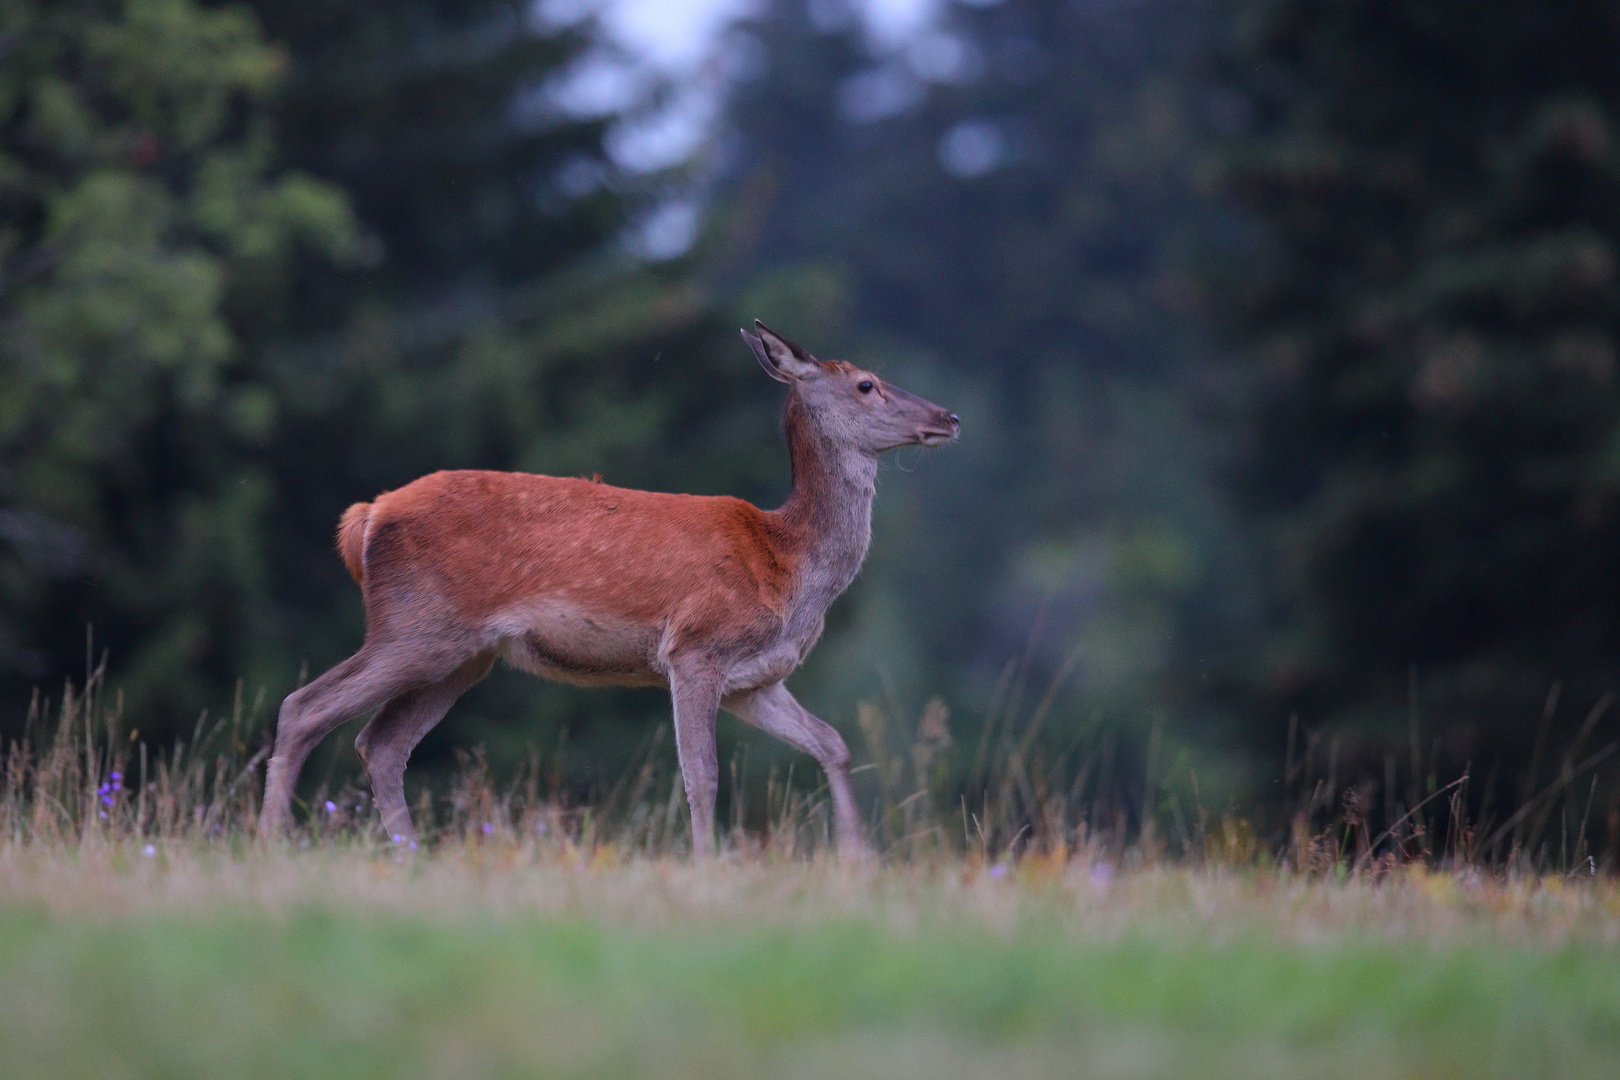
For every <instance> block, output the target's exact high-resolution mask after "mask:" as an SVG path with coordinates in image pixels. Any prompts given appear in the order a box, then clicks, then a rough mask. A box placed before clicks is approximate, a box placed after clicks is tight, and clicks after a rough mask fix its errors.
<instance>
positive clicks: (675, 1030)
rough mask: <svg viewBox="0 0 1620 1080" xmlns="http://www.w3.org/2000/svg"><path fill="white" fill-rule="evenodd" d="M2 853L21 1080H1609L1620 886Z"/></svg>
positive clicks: (634, 860)
mask: <svg viewBox="0 0 1620 1080" xmlns="http://www.w3.org/2000/svg"><path fill="white" fill-rule="evenodd" d="M144 847H145V845H139V846H137V845H136V844H134V843H116V842H109V843H95V842H92V843H86V844H84V845H82V846H80V847H78V848H72V849H70V848H61V847H55V848H49V847H42V846H29V845H12V846H10V847H8V848H5V849H4V850H0V1076H5V1077H8V1078H23V1077H91V1076H94V1077H108V1078H116V1077H166V1078H180V1077H203V1076H222V1077H224V1076H229V1077H260V1076H263V1077H289V1076H291V1077H302V1076H311V1077H316V1076H319V1077H371V1076H378V1077H381V1076H423V1077H440V1076H442V1077H467V1076H513V1077H520V1076H570V1077H572V1076H577V1077H639V1076H658V1077H742V1076H783V1077H796V1076H805V1077H810V1076H859V1077H867V1076H871V1077H880V1076H881V1077H929V1078H935V1077H938V1078H944V1077H967V1076H994V1077H1023V1076H1030V1077H1034V1076H1088V1077H1089V1076H1095V1077H1199V1078H1219V1077H1279V1078H1282V1077H1289V1078H1292V1077H1307V1076H1309V1077H1358V1078H1365V1077H1451V1076H1455V1077H1470V1078H1477V1077H1535V1078H1538V1080H1541V1078H1548V1077H1594V1078H1596V1077H1613V1076H1614V1075H1616V1069H1617V1063H1620V889H1617V887H1616V885H1615V884H1614V882H1613V881H1612V880H1608V879H1601V878H1600V879H1597V880H1595V881H1594V880H1586V881H1570V880H1567V879H1564V878H1540V879H1536V878H1528V877H1523V878H1516V879H1500V878H1490V877H1479V876H1477V875H1472V874H1468V875H1447V874H1435V873H1432V872H1428V871H1424V870H1421V869H1415V868H1414V869H1407V870H1402V871H1396V872H1393V873H1390V874H1387V875H1384V876H1383V877H1382V878H1381V879H1379V880H1374V879H1373V878H1372V877H1371V876H1370V875H1362V876H1359V877H1355V878H1351V879H1347V880H1343V881H1334V880H1331V879H1326V880H1324V879H1320V878H1308V877H1304V876H1298V875H1290V874H1287V873H1285V872H1278V871H1262V870H1246V871H1235V870H1221V869H1205V870H1199V871H1193V870H1183V869H1176V868H1173V867H1163V866H1161V867H1148V868H1142V869H1135V870H1132V869H1123V870H1120V869H1115V868H1114V865H1113V863H1110V862H1106V861H1094V860H1092V859H1091V858H1089V857H1088V856H1086V855H1084V854H1083V853H1082V854H1079V855H1076V856H1074V857H1069V858H1063V859H1058V858H1030V859H1026V860H1024V861H1023V862H1021V863H1019V864H1016V865H1014V866H1011V867H1007V866H1006V865H1004V864H1003V865H1002V866H1001V868H1000V869H997V867H994V866H992V867H985V866H983V865H974V864H972V863H969V862H963V861H960V860H956V859H941V860H939V861H935V862H918V863H911V864H906V865H897V866H888V867H877V868H864V869H862V868H855V869H850V868H845V867H840V866H838V865H835V864H832V863H826V862H817V861H809V862H806V861H778V860H771V859H740V858H739V859H732V860H727V861H723V862H721V863H719V864H717V865H714V866H710V867H694V866H691V865H689V864H686V863H684V862H681V861H676V860H661V859H654V858H647V857H642V856H631V857H619V856H616V855H614V854H613V853H612V852H611V851H608V850H602V851H598V852H597V853H596V855H595V857H594V864H593V863H592V862H588V861H587V860H586V859H585V857H584V855H583V854H582V853H580V852H578V851H569V850H567V849H565V848H543V847H539V846H534V845H519V844H517V843H516V842H513V841H502V840H500V838H497V839H496V840H494V841H491V842H479V841H473V842H467V843H460V844H445V845H442V846H441V847H440V848H438V849H437V850H436V851H435V852H433V853H432V854H431V855H427V856H413V857H410V858H408V859H407V860H405V861H399V859H398V858H397V857H396V856H395V855H393V854H392V853H390V852H389V851H388V850H387V849H386V848H375V847H370V846H367V845H364V844H336V845H330V846H327V847H324V848H314V849H310V850H298V849H289V850H285V851H276V852H254V851H247V852H239V853H236V854H233V853H231V852H230V851H229V850H227V849H223V848H188V847H180V846H173V847H164V848H161V849H160V848H159V847H158V846H157V845H153V850H152V854H150V855H148V854H146V853H145V851H144Z"/></svg>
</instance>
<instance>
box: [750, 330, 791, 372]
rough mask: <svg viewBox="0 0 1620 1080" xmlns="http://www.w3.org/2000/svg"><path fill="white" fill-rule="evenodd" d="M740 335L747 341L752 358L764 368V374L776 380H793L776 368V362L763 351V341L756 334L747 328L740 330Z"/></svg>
mask: <svg viewBox="0 0 1620 1080" xmlns="http://www.w3.org/2000/svg"><path fill="white" fill-rule="evenodd" d="M742 336H743V340H744V341H746V342H748V347H749V348H750V349H752V350H753V351H754V359H755V360H758V361H759V366H760V367H762V368H764V369H765V374H767V375H769V376H770V377H771V378H773V379H775V380H776V381H777V382H792V381H793V380H792V379H790V378H788V377H787V376H786V375H784V374H782V373H781V372H780V371H778V370H777V368H776V364H775V363H773V362H772V360H771V355H770V353H768V352H766V351H765V343H764V342H763V341H761V340H759V335H758V334H750V333H749V332H748V331H747V330H744V331H743V332H742Z"/></svg>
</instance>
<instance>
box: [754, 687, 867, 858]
mask: <svg viewBox="0 0 1620 1080" xmlns="http://www.w3.org/2000/svg"><path fill="white" fill-rule="evenodd" d="M723 704H724V705H725V707H726V709H727V711H729V712H732V713H735V714H736V715H737V716H738V717H740V718H741V719H743V720H744V721H746V722H748V723H750V724H752V725H753V726H755V727H757V728H759V729H760V730H761V731H766V732H769V733H770V734H772V735H775V736H776V737H777V738H778V739H781V740H782V741H783V742H785V743H787V744H788V745H789V746H791V747H793V748H794V749H796V750H802V751H804V752H805V753H806V754H809V755H810V756H811V757H813V758H815V759H816V761H817V762H818V763H819V764H820V765H821V769H822V771H823V772H825V773H826V774H827V790H828V791H829V792H831V794H832V803H833V823H834V825H835V827H836V829H837V833H838V850H839V852H840V853H841V854H843V855H846V856H865V855H867V854H869V853H870V849H869V848H868V847H867V845H866V840H865V838H864V837H862V835H861V821H860V815H859V814H858V813H857V812H856V809H855V791H854V788H853V787H852V786H851V785H850V782H849V747H848V746H847V745H845V743H844V737H843V736H842V735H840V734H838V730H837V729H836V728H834V727H833V726H832V725H831V724H829V723H827V722H826V721H825V720H821V719H819V718H817V717H816V716H814V715H812V714H811V713H810V711H809V710H808V709H806V708H805V707H804V706H803V705H800V704H799V703H798V701H797V700H796V699H795V698H794V697H793V695H792V694H790V693H788V689H787V687H785V686H783V685H782V684H781V683H776V684H774V685H772V686H766V687H762V688H760V689H758V690H750V691H747V692H745V693H741V694H735V695H732V696H731V697H728V698H726V700H725V701H724V703H723Z"/></svg>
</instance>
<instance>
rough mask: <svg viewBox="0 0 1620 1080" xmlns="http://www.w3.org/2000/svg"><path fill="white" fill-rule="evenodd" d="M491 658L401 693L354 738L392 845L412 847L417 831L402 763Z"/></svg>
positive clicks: (482, 658)
mask: <svg viewBox="0 0 1620 1080" xmlns="http://www.w3.org/2000/svg"><path fill="white" fill-rule="evenodd" d="M494 662H495V658H494V656H492V655H489V654H485V655H482V656H475V657H473V658H472V659H471V660H469V661H467V662H466V663H465V664H462V665H461V666H460V667H459V668H457V669H456V670H455V671H453V672H451V673H450V675H449V676H448V677H446V678H444V679H441V680H440V681H438V682H436V683H433V684H431V685H429V686H423V687H418V688H417V689H415V690H409V691H406V692H405V693H403V694H400V695H399V696H398V697H396V698H394V699H393V700H391V701H389V702H388V704H386V705H384V706H383V707H382V708H381V709H380V710H379V711H378V712H377V715H376V716H374V717H372V718H371V721H370V723H368V724H366V726H365V727H364V728H362V729H361V731H360V737H359V738H357V739H355V740H354V748H355V749H356V750H358V751H360V760H361V761H363V762H365V765H366V772H367V773H369V774H370V776H371V791H372V795H373V797H374V798H375V799H376V802H377V811H378V813H379V814H380V815H381V816H382V823H383V828H384V829H386V830H388V835H389V836H391V837H392V838H393V839H394V841H395V842H396V843H413V842H414V841H415V840H416V828H415V826H414V825H412V823H411V811H410V807H409V806H408V805H407V804H406V802H405V763H406V762H407V761H409V760H410V756H411V751H412V750H414V749H416V744H417V743H419V742H421V741H422V738H423V736H425V735H426V734H427V733H428V732H429V731H432V730H433V727H434V725H435V724H437V723H438V722H439V721H440V720H443V719H444V714H445V713H447V712H449V711H450V706H452V705H454V704H455V703H456V699H457V698H459V697H460V696H461V695H462V694H464V693H466V692H467V691H468V690H470V689H471V688H472V687H473V685H474V684H475V683H477V682H478V681H479V680H480V679H482V678H483V677H484V676H485V675H488V674H489V669H490V667H491V665H493V664H494Z"/></svg>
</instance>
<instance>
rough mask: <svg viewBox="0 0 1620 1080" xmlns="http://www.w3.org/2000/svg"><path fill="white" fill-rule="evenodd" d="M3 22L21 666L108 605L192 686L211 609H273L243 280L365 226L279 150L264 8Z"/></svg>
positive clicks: (3, 404)
mask: <svg viewBox="0 0 1620 1080" xmlns="http://www.w3.org/2000/svg"><path fill="white" fill-rule="evenodd" d="M0 20H3V26H0V40H3V41H4V42H5V44H4V46H3V47H4V49H5V50H6V53H7V55H6V57H5V63H4V65H3V68H0V207H3V210H0V223H3V224H0V260H3V263H0V265H3V266H4V275H5V276H4V279H3V280H0V290H3V291H0V498H3V500H4V503H5V505H6V509H5V510H3V511H0V536H3V538H4V540H6V541H8V543H6V544H5V545H4V547H0V596H3V598H4V599H3V603H4V605H5V608H6V611H7V617H6V620H5V624H4V629H3V630H0V634H3V635H4V636H3V637H0V665H4V667H6V668H8V669H10V671H11V674H12V677H13V678H15V677H16V676H17V675H19V674H20V675H22V676H24V677H29V678H37V677H39V676H40V675H43V674H46V673H48V672H50V671H52V670H53V664H52V661H51V658H50V657H49V656H48V655H46V654H44V653H42V652H41V651H40V650H41V646H42V645H44V644H46V642H45V641H41V640H40V637H41V635H39V633H38V631H40V630H41V629H42V627H43V626H44V625H48V624H49V623H50V622H52V621H70V622H74V623H77V631H76V633H77V636H79V637H81V639H82V635H83V633H84V624H85V623H86V622H87V621H96V622H99V621H102V620H103V619H105V620H107V621H108V622H111V623H112V624H114V625H115V626H118V627H119V628H120V629H122V628H123V626H127V625H130V624H134V625H138V626H139V627H140V628H141V631H142V639H141V641H140V642H139V644H135V643H131V646H132V647H131V648H130V651H129V653H128V654H127V655H126V657H125V660H126V663H127V664H129V665H130V669H131V670H132V671H133V672H136V673H139V672H140V671H141V670H142V669H143V668H149V669H150V672H149V675H150V677H152V678H155V679H160V680H162V681H165V682H178V683H182V684H183V683H184V682H185V681H186V679H187V677H188V675H190V674H192V673H193V672H192V671H190V670H189V669H188V663H187V662H188V660H189V659H192V658H195V657H196V656H198V655H200V654H202V653H203V652H205V651H206V650H207V649H208V642H207V638H208V636H209V633H210V631H211V630H214V629H217V628H219V627H220V625H221V623H223V622H237V621H241V622H250V621H251V616H249V615H248V613H247V612H246V611H244V610H241V609H240V608H237V607H236V605H235V604H233V603H232V597H231V596H230V594H231V593H232V592H233V591H239V588H238V587H239V585H240V583H241V581H242V579H243V578H251V576H252V575H253V573H254V555H253V552H254V551H255V549H256V548H257V547H258V546H259V543H260V541H259V538H258V536H257V527H258V525H259V518H258V516H257V513H256V511H257V508H258V506H259V505H260V504H262V501H263V497H264V487H265V483H264V480H263V477H262V475H261V474H259V473H258V472H257V471H256V470H253V469H252V468H251V467H249V466H248V465H247V457H248V455H250V454H251V452H252V451H253V450H254V449H255V448H256V447H257V446H259V445H260V444H262V442H263V440H264V439H265V437H266V435H267V434H268V432H269V430H270V428H271V427H272V425H273V423H274V398H273V395H272V392H271V390H270V389H269V387H268V385H267V379H266V377H265V373H264V372H262V371H256V370H254V368H253V367H252V365H251V364H249V363H247V362H246V360H247V357H248V352H247V349H246V348H245V346H244V341H243V336H244V330H245V329H246V328H245V327H244V326H243V325H242V323H241V321H240V320H238V319H236V318H234V317H233V312H232V297H233V294H234V293H236V292H237V291H240V290H243V289H246V288H249V287H251V288H254V289H256V290H259V291H261V292H262V291H265V290H273V289H275V288H276V287H277V286H278V285H279V284H282V283H284V281H285V277H286V272H287V269H288V266H289V264H290V263H291V261H292V260H293V259H294V258H295V257H298V256H306V257H312V258H322V259H326V260H330V261H341V260H343V259H346V258H348V257H349V256H350V255H351V254H352V252H353V250H354V246H355V236H356V233H355V227H354V223H353V221H352V219H351V218H350V216H349V212H348V207H347V204H346V202H345V200H344V197H343V195H342V193H341V192H339V191H338V190H337V189H336V188H334V187H332V186H331V185H329V184H325V183H321V182H319V181H316V180H314V179H312V178H310V177H308V176H306V175H303V174H300V173H296V172H288V171H285V170H279V169H277V168H275V167H274V166H273V161H272V154H271V144H270V132H269V116H268V113H267V109H266V102H267V99H268V97H269V95H270V94H271V93H272V92H273V90H274V87H275V84H276V81H277V79H278V78H279V76H280V73H281V72H282V70H283V68H284V66H285V62H284V58H283V56H282V54H281V53H279V52H278V51H276V50H275V49H273V48H272V47H270V46H268V45H267V44H265V43H264V41H263V40H262V38H261V36H260V33H259V29H258V25H257V23H256V21H255V20H254V18H253V17H252V15H251V14H249V13H248V12H246V11H244V10H243V9H241V8H235V7H226V8H219V9H204V8H201V7H199V6H197V5H195V4H193V3H190V2H188V0H128V2H124V3H97V2H83V3H50V4H42V3H32V2H20V0H19V2H9V3H7V4H5V5H4V7H3V8H0ZM238 655H240V654H238ZM140 681H141V680H140V679H139V677H138V675H137V677H136V678H135V679H134V682H135V683H136V684H139V682H140Z"/></svg>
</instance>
